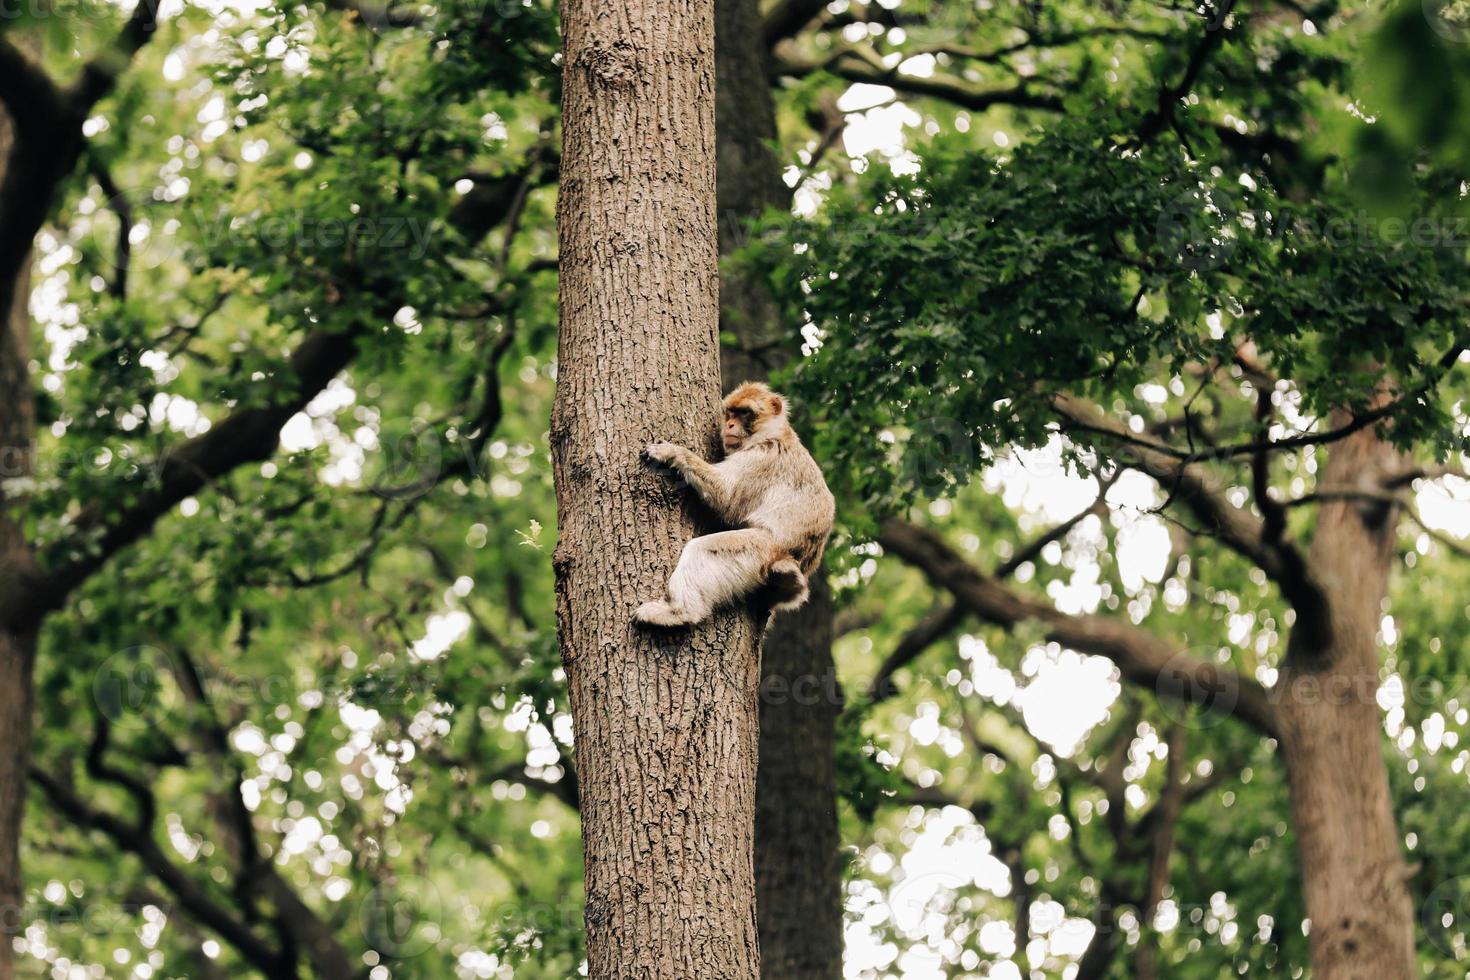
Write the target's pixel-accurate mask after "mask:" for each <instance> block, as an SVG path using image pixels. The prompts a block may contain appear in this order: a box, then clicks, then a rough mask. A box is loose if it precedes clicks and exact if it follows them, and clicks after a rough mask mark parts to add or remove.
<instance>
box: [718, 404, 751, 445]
mask: <svg viewBox="0 0 1470 980" xmlns="http://www.w3.org/2000/svg"><path fill="white" fill-rule="evenodd" d="M754 432H755V412H754V411H753V410H751V409H749V408H744V407H731V408H728V409H726V410H725V429H724V431H723V432H722V433H721V435H720V438H721V439H723V440H724V443H725V452H727V453H733V452H734V451H735V450H737V449H739V448H740V447H741V446H743V445H745V440H747V439H749V438H750V437H751V434H752V433H754Z"/></svg>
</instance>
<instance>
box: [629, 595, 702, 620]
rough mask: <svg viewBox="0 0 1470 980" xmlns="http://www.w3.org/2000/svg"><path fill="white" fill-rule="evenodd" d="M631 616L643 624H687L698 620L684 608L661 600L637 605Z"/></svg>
mask: <svg viewBox="0 0 1470 980" xmlns="http://www.w3.org/2000/svg"><path fill="white" fill-rule="evenodd" d="M633 618H634V619H635V620H637V621H638V622H640V623H642V624H643V625H645V626H688V625H690V624H691V623H695V622H698V620H697V619H694V618H692V617H691V616H690V615H689V614H688V613H687V612H686V611H685V610H683V609H679V608H677V607H675V606H672V605H670V604H669V603H667V602H664V601H662V600H659V601H656V602H645V603H644V604H643V605H641V606H639V607H638V611H637V612H635V613H634V614H633Z"/></svg>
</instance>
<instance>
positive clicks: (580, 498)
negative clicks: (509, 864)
mask: <svg viewBox="0 0 1470 980" xmlns="http://www.w3.org/2000/svg"><path fill="white" fill-rule="evenodd" d="M562 30H563V36H564V42H565V54H564V57H565V65H564V71H563V86H564V96H563V112H562V126H563V132H564V147H563V154H562V163H561V198H560V202H559V205H558V212H559V213H558V222H559V226H560V235H561V331H560V343H559V359H558V368H557V370H558V377H557V390H556V403H555V407H554V409H553V417H552V424H551V442H552V457H553V467H554V473H555V478H556V487H557V513H558V520H559V524H560V529H559V530H560V536H559V540H558V543H557V547H556V553H555V556H554V558H553V564H554V565H555V568H556V580H557V581H556V586H557V619H558V627H559V634H560V639H561V651H562V659H563V662H564V663H565V665H566V670H567V677H568V683H569V687H570V692H571V704H572V715H573V721H574V723H575V730H576V744H577V776H578V780H579V786H580V790H581V810H582V833H583V852H584V856H585V860H586V868H585V878H586V891H587V908H586V923H587V953H588V962H589V966H590V975H591V976H592V977H593V978H594V980H604V978H613V977H630V978H631V977H637V978H649V977H670V978H672V977H688V978H691V980H692V978H695V977H699V978H703V977H719V978H721V980H755V978H756V977H758V976H759V954H758V952H757V939H756V925H755V875H754V862H753V855H752V850H753V841H752V838H753V827H754V818H755V769H756V750H757V718H756V686H757V683H758V679H759V664H758V652H757V650H758V648H757V644H758V641H759V631H758V628H757V624H756V622H755V619H754V617H753V616H751V615H750V613H749V611H748V610H733V611H727V612H723V613H721V614H719V615H718V616H716V618H715V619H714V620H713V621H712V622H710V623H706V624H702V625H700V626H698V627H695V628H694V629H692V630H685V631H676V632H670V633H667V634H663V635H658V634H653V633H649V632H646V631H643V630H640V629H636V628H635V627H634V626H633V622H632V615H633V610H634V609H635V608H636V607H637V606H638V604H639V603H640V602H642V601H644V600H647V599H650V598H653V597H656V596H657V595H659V594H660V593H661V592H662V590H663V588H664V583H665V582H666V580H667V578H668V575H669V572H670V571H671V570H672V568H673V565H674V562H675V560H676V558H677V557H678V554H679V552H680V549H681V548H682V546H683V544H684V542H685V541H686V540H687V539H688V538H689V537H690V536H691V535H693V534H695V533H697V531H698V530H699V529H697V528H696V526H695V523H694V521H692V520H691V519H690V510H689V509H687V508H681V506H680V504H681V501H684V500H686V499H687V497H686V493H685V491H683V490H682V489H680V488H679V487H677V486H674V485H673V484H672V483H671V482H670V481H668V480H666V479H664V478H663V477H661V476H659V475H657V474H654V473H652V472H650V471H649V470H648V469H646V468H645V467H644V466H643V465H642V464H641V463H640V460H639V451H640V450H641V448H642V447H643V446H644V445H645V444H646V443H648V442H650V441H652V440H654V439H669V440H673V441H676V442H682V443H684V444H685V445H690V446H693V447H695V448H697V449H701V448H702V449H704V450H706V451H712V450H713V449H714V448H715V443H716V440H715V436H716V432H717V426H718V421H719V411H718V406H719V394H720V393H719V338H718V292H717V290H718V285H717V270H716V265H715V262H716V230H715V200H714V193H713V192H714V180H715V173H714V162H715V157H714V154H715V145H714V97H715V92H714V88H715V77H714V0H662V2H658V0H620V2H614V3H605V2H598V0H564V3H563V6H562Z"/></svg>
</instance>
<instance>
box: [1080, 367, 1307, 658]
mask: <svg viewBox="0 0 1470 980" xmlns="http://www.w3.org/2000/svg"><path fill="white" fill-rule="evenodd" d="M1052 406H1053V408H1055V409H1056V411H1057V413H1058V414H1059V415H1061V416H1062V418H1063V419H1064V423H1063V429H1064V430H1066V429H1068V428H1075V429H1081V430H1084V431H1088V432H1094V433H1098V434H1102V435H1107V436H1112V437H1114V438H1117V439H1119V440H1122V441H1126V442H1129V443H1130V444H1131V445H1133V447H1134V450H1133V451H1132V452H1131V453H1129V454H1128V457H1127V459H1126V460H1120V462H1122V463H1123V464H1124V465H1127V466H1129V467H1131V468H1133V469H1137V470H1139V471H1140V472H1143V473H1145V474H1147V475H1148V476H1151V477H1153V478H1154V479H1155V480H1157V481H1158V482H1159V484H1160V485H1161V486H1163V487H1164V489H1165V491H1166V492H1167V493H1168V496H1169V500H1170V501H1178V502H1179V503H1180V504H1181V505H1182V506H1184V507H1186V508H1187V509H1188V510H1189V511H1190V513H1192V514H1193V515H1194V516H1195V518H1196V519H1197V520H1198V521H1199V522H1200V523H1201V524H1202V525H1203V527H1204V530H1205V532H1207V533H1209V534H1213V535H1215V536H1216V537H1218V538H1219V539H1220V540H1221V542H1223V543H1224V544H1225V545H1226V547H1228V548H1230V549H1231V550H1232V551H1235V552H1237V553H1239V554H1240V555H1242V556H1244V557H1246V558H1248V559H1249V560H1250V561H1252V562H1254V563H1255V564H1256V565H1257V566H1258V567H1259V568H1260V569H1261V570H1262V571H1263V572H1265V573H1266V575H1267V577H1269V578H1270V579H1271V580H1272V581H1274V582H1275V583H1276V584H1277V586H1278V587H1279V588H1280V589H1281V593H1282V595H1283V596H1285V597H1286V599H1287V601H1288V602H1290V603H1291V604H1292V607H1293V608H1294V609H1296V612H1297V621H1298V624H1299V625H1298V628H1302V629H1305V630H1307V631H1308V632H1311V633H1313V635H1317V636H1326V631H1327V629H1328V622H1327V598H1326V593H1325V592H1324V590H1323V589H1322V586H1321V584H1320V583H1319V582H1318V581H1317V580H1316V578H1315V576H1314V575H1313V574H1312V570H1311V569H1310V567H1309V566H1308V564H1307V560H1306V557H1305V556H1304V555H1303V554H1302V552H1301V551H1300V550H1299V549H1298V548H1297V547H1296V546H1295V545H1294V544H1293V543H1292V542H1290V541H1288V540H1284V539H1282V538H1281V537H1280V536H1279V535H1278V536H1277V540H1270V539H1268V536H1267V528H1266V526H1265V525H1264V524H1263V523H1262V522H1261V521H1260V520H1258V519H1257V518H1256V517H1255V516H1254V515H1252V514H1251V513H1249V512H1248V511H1245V510H1242V509H1241V508H1239V507H1236V506H1234V505H1233V504H1231V503H1230V502H1229V501H1228V500H1226V499H1225V493H1224V488H1223V487H1221V486H1220V485H1219V484H1218V483H1217V482H1216V481H1215V480H1214V478H1213V477H1212V476H1211V475H1210V474H1209V473H1208V471H1206V470H1205V469H1204V467H1203V466H1202V465H1201V464H1200V463H1198V462H1189V461H1186V460H1183V459H1180V458H1179V456H1177V455H1176V454H1175V453H1174V452H1172V451H1166V450H1172V447H1166V446H1164V445H1163V444H1162V443H1156V442H1154V441H1153V440H1142V439H1139V438H1137V437H1134V436H1132V435H1131V434H1130V433H1129V432H1128V430H1127V428H1125V427H1124V425H1123V423H1121V422H1119V421H1117V420H1116V419H1112V418H1109V417H1107V416H1105V415H1103V414H1102V412H1100V411H1098V410H1097V409H1096V408H1095V407H1093V406H1091V405H1089V404H1086V403H1084V402H1082V401H1079V400H1078V399H1075V398H1073V397H1071V396H1070V395H1066V394H1059V395H1056V396H1054V397H1053V399H1052ZM1285 441H1286V440H1281V441H1279V442H1275V443H1270V445H1273V446H1281V445H1282V444H1283V443H1284V442H1285Z"/></svg>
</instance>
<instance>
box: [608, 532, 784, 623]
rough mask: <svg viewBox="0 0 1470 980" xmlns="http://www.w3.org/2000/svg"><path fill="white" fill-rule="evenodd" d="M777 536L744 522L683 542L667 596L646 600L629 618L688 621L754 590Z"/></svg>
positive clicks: (696, 619)
mask: <svg viewBox="0 0 1470 980" xmlns="http://www.w3.org/2000/svg"><path fill="white" fill-rule="evenodd" d="M773 551H775V540H774V539H773V538H772V537H771V534H770V532H769V531H764V530H761V529H760V528H746V529H744V530H740V531H721V532H720V533H719V534H706V535H704V536H703V537H699V538H695V539H694V540H692V541H690V542H689V543H688V544H686V545H685V546H684V552H683V554H681V555H680V556H679V563H678V564H677V565H676V566H674V573H673V575H671V576H669V594H668V599H667V600H660V601H655V602H645V603H644V604H643V605H641V606H639V607H638V611H637V612H636V613H634V614H633V618H634V619H636V620H638V622H640V623H646V624H648V625H650V626H688V625H691V624H693V623H698V622H702V621H703V620H706V619H708V618H709V617H710V615H711V614H712V613H713V612H714V611H715V609H716V607H718V606H720V605H723V604H724V603H727V602H730V601H732V600H735V599H739V598H740V597H741V596H744V595H747V594H748V593H750V592H753V591H755V589H756V588H758V587H759V586H760V585H761V584H762V583H763V582H764V581H765V573H766V568H767V566H768V564H769V562H770V558H771V553H772V552H773Z"/></svg>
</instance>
